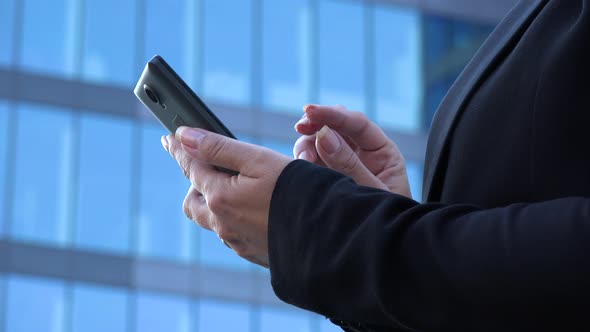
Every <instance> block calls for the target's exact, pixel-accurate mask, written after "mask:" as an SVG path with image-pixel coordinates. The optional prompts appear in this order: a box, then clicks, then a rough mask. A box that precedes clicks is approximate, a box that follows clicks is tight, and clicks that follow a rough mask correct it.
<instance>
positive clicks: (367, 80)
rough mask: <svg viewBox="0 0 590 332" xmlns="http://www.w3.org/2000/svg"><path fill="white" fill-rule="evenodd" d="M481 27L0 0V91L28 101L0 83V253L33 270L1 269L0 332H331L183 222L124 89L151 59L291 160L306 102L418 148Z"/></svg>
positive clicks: (147, 129) (311, 9) (293, 8)
mask: <svg viewBox="0 0 590 332" xmlns="http://www.w3.org/2000/svg"><path fill="white" fill-rule="evenodd" d="M449 3H450V2H449ZM114 8H115V9H116V10H113V9H114ZM492 28H493V26H492V25H491V24H489V23H478V22H471V21H466V20H464V19H457V18H451V17H450V16H447V17H441V16H437V15H435V14H433V13H432V12H429V13H423V12H422V11H421V10H420V9H419V8H414V7H412V6H398V5H394V4H389V3H387V1H379V2H367V1H360V0H284V1H283V0H282V1H272V0H198V1H193V0H174V1H158V0H143V1H140V0H131V1H123V2H121V1H115V0H106V1H94V0H55V1H45V0H2V1H0V82H5V81H6V79H7V78H11V79H12V76H7V75H21V76H22V77H21V78H22V79H23V80H24V81H23V82H24V83H27V85H26V86H27V87H28V88H29V89H30V90H32V89H37V90H38V92H39V96H35V97H31V93H30V91H28V92H27V93H24V94H23V93H20V92H19V90H18V89H21V88H19V87H17V88H14V87H13V86H10V85H7V84H0V244H2V245H3V246H8V248H11V249H12V250H13V251H14V252H19V253H21V254H23V255H25V256H22V257H28V258H27V259H22V260H19V261H18V262H13V261H10V262H3V264H5V265H6V266H7V268H8V270H7V271H4V270H0V271H1V272H2V273H3V275H0V332H17V331H18V332H20V331H51V332H62V331H63V332H69V331H91V332H92V331H121V332H122V331H125V332H134V331H142V332H143V331H179V332H185V331H186V332H193V331H249V332H257V331H300V332H303V331H306V332H307V331H309V332H320V331H338V330H339V328H337V327H335V326H334V325H333V324H332V323H330V322H329V321H328V320H326V319H325V318H324V317H321V316H319V315H316V314H312V313H309V312H306V311H303V310H299V309H296V308H292V307H290V306H288V305H285V304H282V303H280V301H279V300H278V299H276V297H274V296H273V295H272V290H271V289H270V283H269V281H268V270H267V269H264V268H262V267H258V266H253V265H251V264H250V263H248V262H246V261H245V260H243V259H241V258H239V257H238V256H237V255H235V254H234V253H233V251H231V250H229V249H228V248H226V247H225V246H224V245H223V244H222V243H221V241H220V240H219V239H218V238H217V236H216V235H215V233H212V232H209V231H206V230H201V229H200V228H199V227H198V226H197V225H195V223H193V222H191V221H190V220H188V219H187V218H186V216H185V215H184V213H183V209H182V202H183V199H184V197H185V195H186V193H187V191H188V189H189V186H190V182H189V181H188V180H187V179H186V178H185V177H184V175H183V174H182V172H181V171H180V170H179V168H178V165H177V164H176V163H175V161H174V160H173V159H171V158H170V157H169V155H168V153H167V152H166V151H164V149H163V148H162V146H161V144H160V142H159V140H160V137H161V136H162V135H165V134H166V131H165V130H164V129H163V128H162V127H161V126H160V125H159V124H158V123H157V122H156V121H154V119H152V118H151V116H150V115H149V114H148V113H147V112H146V111H145V109H144V108H143V107H142V106H141V105H139V104H137V103H136V102H135V99H134V96H133V95H132V93H131V89H132V87H133V86H134V83H135V80H136V79H137V77H138V76H139V74H140V73H141V70H142V69H143V66H144V64H145V62H146V61H147V60H148V59H149V58H150V57H151V56H152V55H154V54H161V55H163V56H164V57H165V59H166V60H167V61H168V62H169V63H170V64H171V65H172V66H173V67H174V68H175V70H177V72H178V73H179V74H180V75H181V76H182V77H183V78H184V79H185V81H186V82H187V83H189V85H191V86H192V87H194V88H195V90H196V91H197V92H198V93H199V94H200V95H202V97H203V98H204V99H205V100H206V101H207V102H208V103H210V104H211V105H212V106H215V109H217V108H219V109H222V110H224V111H228V113H226V114H230V115H231V114H238V115H242V113H239V112H244V113H246V114H252V116H253V119H252V122H253V125H252V126H251V127H248V126H246V125H244V127H243V128H239V130H238V134H239V137H240V138H242V139H243V140H245V141H248V142H252V143H256V144H261V145H264V146H266V147H268V148H271V149H273V150H276V151H278V152H280V153H283V154H285V155H288V156H292V147H293V143H294V141H295V139H296V134H295V133H294V132H292V131H291V130H292V129H291V126H292V125H293V124H294V122H296V121H297V120H298V118H299V116H300V115H301V107H302V106H303V105H304V104H307V103H311V102H315V103H324V104H342V105H344V106H346V107H347V108H349V109H354V110H358V111H362V112H364V113H365V114H367V115H368V116H369V117H370V118H371V119H372V120H374V121H376V122H377V123H378V124H379V125H381V126H382V127H384V128H385V130H386V132H387V133H392V134H396V133H403V135H406V136H405V137H409V139H408V140H409V141H411V142H418V143H415V144H413V145H411V146H415V147H418V148H420V144H423V143H419V142H423V141H424V136H425V135H426V133H427V131H428V129H429V126H430V121H431V118H432V115H433V113H434V110H435V109H436V107H437V105H438V103H439V102H440V100H441V99H442V97H443V96H444V94H445V93H446V91H447V89H448V88H449V86H450V85H451V84H452V82H453V81H454V80H455V78H456V77H457V75H458V74H459V73H460V71H461V70H462V68H463V66H464V65H465V64H466V62H467V61H468V60H469V58H470V57H471V56H472V55H473V54H474V52H475V51H476V50H477V48H478V47H479V45H481V43H482V42H483V40H484V39H485V37H486V36H487V35H488V33H489V32H490V31H491V29H492ZM19 82H20V81H19ZM47 82H52V86H45V85H43V86H41V85H39V84H41V83H42V84H48V83H47ZM24 83H23V84H24ZM29 83H32V84H31V85H29ZM1 98H4V99H1ZM230 111H231V112H235V113H231V112H230ZM266 117H268V118H270V119H275V120H277V121H276V122H272V121H271V122H270V123H278V124H280V126H276V127H272V126H268V124H264V125H262V126H258V122H257V121H259V120H267V119H266ZM286 123H288V124H291V125H289V126H287V127H284V128H283V124H286ZM230 129H231V128H230ZM287 132H289V133H291V134H288V133H287ZM402 148H403V147H402ZM422 148H423V147H422ZM411 155H412V156H414V157H412V158H409V159H408V160H407V165H408V177H409V180H410V186H411V189H412V193H413V196H414V197H415V198H416V199H417V200H419V199H420V196H421V187H422V172H423V159H422V158H420V157H418V158H416V157H415V156H416V155H417V154H411ZM31 253H37V254H38V257H32V256H30V255H31ZM26 255H29V256H26ZM19 257H20V256H19ZM0 265H1V266H2V267H3V268H5V267H4V266H5V265H2V264H0ZM49 277H50V278H49ZM23 312H26V313H27V314H26V315H23Z"/></svg>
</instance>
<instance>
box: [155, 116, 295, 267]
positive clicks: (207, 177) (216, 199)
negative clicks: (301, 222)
mask: <svg viewBox="0 0 590 332" xmlns="http://www.w3.org/2000/svg"><path fill="white" fill-rule="evenodd" d="M162 144H163V145H164V148H165V149H166V150H167V151H168V152H169V153H170V154H171V155H172V156H173V157H174V159H176V161H178V164H179V165H180V167H181V168H182V170H183V171H184V174H185V175H186V176H187V177H188V178H189V179H190V180H191V183H192V186H191V188H190V189H189V192H188V194H187V196H186V198H185V200H184V212H185V213H186V215H187V216H188V217H189V218H190V219H192V220H194V221H196V222H197V223H198V224H199V225H200V226H201V227H203V228H205V229H208V230H212V231H214V232H215V233H217V235H218V236H219V238H221V239H222V240H223V241H225V242H226V243H227V244H228V245H229V246H230V247H231V248H232V249H233V250H234V251H235V252H236V253H237V254H238V255H240V256H241V257H243V258H245V259H247V260H249V261H251V262H253V263H256V264H259V265H262V266H265V267H268V213H269V209H270V200H271V196H272V192H273V190H274V186H275V183H276V181H277V179H278V177H279V175H280V173H281V172H282V170H283V169H284V168H285V166H287V164H288V163H289V162H290V161H291V160H292V159H291V158H289V157H286V156H284V155H282V154H279V153H276V152H274V151H272V150H269V149H266V148H263V147H260V146H256V145H252V144H248V143H244V142H240V141H236V140H233V139H230V138H227V137H224V136H221V135H217V134H214V133H211V132H208V131H205V130H202V129H193V128H188V127H181V128H179V129H178V131H177V132H176V138H175V137H173V136H167V137H163V138H162ZM214 166H219V167H223V168H226V169H231V170H236V171H238V172H239V174H238V175H229V174H227V173H223V172H220V171H219V170H217V169H216V168H215V167H214Z"/></svg>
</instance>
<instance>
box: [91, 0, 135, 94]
mask: <svg viewBox="0 0 590 332" xmlns="http://www.w3.org/2000/svg"><path fill="white" fill-rule="evenodd" d="M115 8H116V10H114V9H115ZM84 11H85V15H84V18H85V20H84V21H85V23H86V27H85V28H86V29H85V30H84V32H85V33H84V43H83V45H84V56H83V60H82V61H83V62H82V77H83V78H84V79H88V80H91V81H97V82H112V83H117V84H125V85H129V84H130V83H131V82H132V81H134V80H135V78H136V77H135V75H134V74H136V73H135V72H134V70H133V64H134V63H133V60H134V59H133V57H134V55H135V52H134V46H135V26H136V24H135V17H136V13H135V1H131V0H126V1H119V0H101V1H86V2H85V3H84Z"/></svg>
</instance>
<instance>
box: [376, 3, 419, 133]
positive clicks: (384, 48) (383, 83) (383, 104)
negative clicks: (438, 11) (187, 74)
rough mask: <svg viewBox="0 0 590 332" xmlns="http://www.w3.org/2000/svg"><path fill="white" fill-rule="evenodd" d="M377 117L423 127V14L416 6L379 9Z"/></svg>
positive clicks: (406, 126) (410, 127)
mask: <svg viewBox="0 0 590 332" xmlns="http://www.w3.org/2000/svg"><path fill="white" fill-rule="evenodd" d="M374 19H375V67H376V68H378V70H377V71H376V72H375V81H376V83H375V94H376V105H375V108H376V119H377V122H379V123H380V124H382V125H384V126H387V127H390V128H395V129H399V130H403V131H406V132H416V131H419V130H420V129H421V121H420V120H421V112H420V110H421V101H422V73H421V66H420V65H421V63H420V61H421V60H420V59H421V49H422V47H421V44H422V39H421V34H420V33H421V27H420V15H419V13H418V11H417V10H415V9H407V8H399V9H398V10H391V9H389V8H377V9H376V10H375V17H374Z"/></svg>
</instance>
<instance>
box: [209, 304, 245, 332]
mask: <svg viewBox="0 0 590 332" xmlns="http://www.w3.org/2000/svg"><path fill="white" fill-rule="evenodd" d="M197 316H198V317H199V328H198V330H199V331H214V330H217V331H236V332H242V331H243V332H248V331H251V330H252V329H251V324H252V322H251V316H252V315H251V313H250V311H249V308H248V306H246V305H243V304H235V303H227V302H222V301H212V300H207V299H204V300H202V301H201V302H200V303H199V313H198V315H197Z"/></svg>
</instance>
